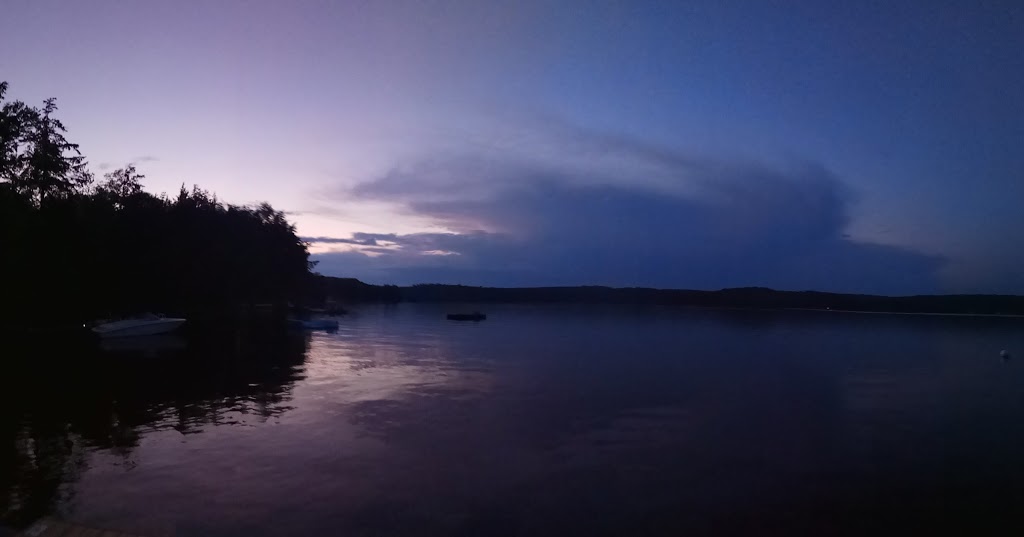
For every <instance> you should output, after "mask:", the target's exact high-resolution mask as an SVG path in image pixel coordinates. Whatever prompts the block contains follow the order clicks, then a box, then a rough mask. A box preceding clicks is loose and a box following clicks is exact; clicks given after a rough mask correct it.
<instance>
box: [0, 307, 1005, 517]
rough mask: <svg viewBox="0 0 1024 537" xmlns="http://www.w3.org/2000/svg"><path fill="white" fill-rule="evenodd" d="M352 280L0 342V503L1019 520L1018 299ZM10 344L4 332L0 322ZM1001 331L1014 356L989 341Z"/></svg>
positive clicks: (350, 513)
mask: <svg viewBox="0 0 1024 537" xmlns="http://www.w3.org/2000/svg"><path fill="white" fill-rule="evenodd" d="M479 308H480V309H481V310H483V311H485V312H487V313H488V320H486V321H484V322H481V323H462V322H454V321H446V320H445V318H444V314H445V312H446V311H457V310H467V309H468V310H471V309H473V307H472V306H469V307H464V308H456V307H446V306H441V305H416V304H403V305H397V306H367V307H363V308H360V309H357V310H356V311H354V312H353V313H352V314H351V315H349V316H346V317H342V318H340V319H339V320H340V323H341V327H340V330H338V331H337V332H336V333H325V332H309V333H295V332H287V331H283V330H274V329H267V328H265V327H264V328H253V329H249V330H245V331H241V332H239V333H232V334H225V335H224V336H223V337H219V338H214V339H210V338H194V339H192V340H186V339H184V338H163V339H160V340H156V341H152V342H147V343H145V344H144V345H143V344H141V343H139V344H136V343H131V342H125V343H121V344H119V345H114V346H113V347H109V348H107V349H97V348H95V345H89V344H85V343H73V342H61V341H54V340H49V339H47V340H42V339H40V340H36V341H32V342H29V343H28V344H26V343H18V344H14V343H10V344H3V345H0V356H2V357H3V360H4V364H3V366H2V370H0V372H2V379H3V383H4V389H3V394H2V395H0V403H2V408H0V435H2V438H0V442H2V444H0V446H2V447H0V489H2V490H0V515H2V516H3V522H4V523H5V524H7V525H9V526H19V525H24V524H25V523H27V522H29V521H31V520H34V519H35V518H37V517H39V516H42V515H46V514H54V515H56V516H60V517H63V518H66V519H69V520H72V521H76V522H79V523H83V524H88V525H92V526H97V527H104V528H114V529H120V530H124V531H138V532H145V533H148V534H154V535H168V534H174V535H179V536H190V535H201V536H243V535H245V536H262V535H344V536H370V535H373V536H382V535H418V536H435V535H438V536H439V535H445V536H448V535H458V536H463V535H465V536H469V535H491V536H506V535H507V536H512V535H521V536H567V535H590V536H592V535H666V536H667V535H673V536H676V535H684V534H685V535H908V534H913V535H926V534H937V533H938V534H947V533H953V534H964V535H966V534H993V533H1005V534H1008V533H1014V532H1019V531H1021V530H1024V509H1021V508H1020V506H1021V502H1022V501H1024V319H992V318H963V317H937V316H921V317H918V316H905V315H869V314H841V313H814V312H755V311H724V310H693V309H660V308H653V307H643V308H639V307H638V308H629V307H595V306H525V305H503V306H479ZM4 345H6V346H4ZM1001 349H1009V350H1010V351H1011V352H1013V351H1015V350H1016V351H1017V353H1018V354H1020V356H1018V357H1011V358H1010V359H1008V360H1003V359H1001V358H1000V356H999V351H1000V350H1001Z"/></svg>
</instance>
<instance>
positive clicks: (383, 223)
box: [0, 0, 1024, 294]
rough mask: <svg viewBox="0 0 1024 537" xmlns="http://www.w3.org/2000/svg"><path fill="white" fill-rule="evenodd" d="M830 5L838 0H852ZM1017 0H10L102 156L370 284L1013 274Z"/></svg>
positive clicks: (4, 35)
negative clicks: (290, 229)
mask: <svg viewBox="0 0 1024 537" xmlns="http://www.w3.org/2000/svg"><path fill="white" fill-rule="evenodd" d="M843 4H845V5H843ZM1022 50H1024V3H1022V2H1020V1H1018V0H1008V1H984V0H982V1H977V2H963V1H957V2H951V1H945V0H928V1H917V2H907V1H899V0H889V1H873V0H863V1H859V2H845V3H838V2H820V1H800V0H793V1H789V2H774V1H756V2H755V1H750V2H745V1H721V0H718V1H699V0H694V1H689V2H634V1H630V2H627V1H620V2H608V1H600V0H589V1H574V0H560V1H550V2H538V1H533V0H518V1H510V2H502V1H493V2H479V1H464V2H463V1H453V2H439V1H427V0H424V1H418V2H403V1H399V0H396V1H393V2H369V1H367V2H361V1H355V0H353V1H346V2H328V1H313V0H296V1H294V2H278V1H245V2H242V1H231V0H220V1H217V2H205V1H181V2H149V1H140V2H126V1H108V0H91V1H89V2H64V1H50V0H5V2H4V9H3V14H2V16H0V80H7V81H8V82H9V83H10V90H9V95H8V97H9V98H13V99H21V100H24V101H27V102H30V103H40V102H41V101H42V99H44V98H46V97H56V98H57V103H58V105H59V107H60V113H59V117H60V118H61V119H62V120H63V121H64V123H65V124H66V125H67V127H68V130H69V138H70V139H71V140H73V141H76V142H78V143H79V144H80V145H81V149H82V152H83V153H84V154H85V155H86V156H87V157H88V158H89V161H90V164H91V167H92V169H93V171H94V172H95V173H96V174H97V175H101V174H102V173H104V172H105V171H109V170H111V169H114V168H117V167H120V166H123V165H125V164H127V163H134V164H135V165H136V166H137V167H138V168H139V170H140V171H141V172H142V173H144V174H145V175H146V180H145V182H144V184H145V187H146V189H147V190H148V191H150V192H153V193H157V194H158V193H160V192H169V193H173V192H176V191H177V190H178V188H179V187H180V186H181V185H182V184H186V185H189V186H190V185H192V184H198V185H200V186H201V187H203V188H205V189H207V190H210V191H213V192H215V193H216V194H217V195H218V197H219V198H220V199H222V200H225V201H227V202H230V203H236V204H247V203H255V202H259V201H268V202H270V203H271V204H273V205H274V206H275V207H276V208H278V209H281V210H284V211H286V212H287V213H288V214H289V218H290V219H291V220H292V222H294V223H295V225H296V227H297V230H298V233H299V234H300V235H301V236H302V237H304V238H306V239H307V240H308V241H309V242H310V248H311V251H312V252H313V253H314V259H316V260H317V261H318V262H319V264H318V265H317V270H318V271H319V272H321V273H323V274H328V275H334V276H351V277H357V278H360V279H362V280H364V281H368V282H371V283H395V284H412V283H425V282H438V283H461V284H466V285H495V286H537V285H613V286H651V287H674V288H696V289H717V288H722V287H739V286H767V287H774V288H779V289H791V290H802V289H817V290H826V291H840V292H867V293H881V294H915V293H953V292H956V293H976V292H981V293H1016V294H1024V233H1022V232H1024V210H1022V209H1024V208H1022V202H1024V54H1021V52H1020V51H1022Z"/></svg>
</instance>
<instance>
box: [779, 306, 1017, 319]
mask: <svg viewBox="0 0 1024 537" xmlns="http://www.w3.org/2000/svg"><path fill="white" fill-rule="evenodd" d="M782 309H783V310H785V311H813V312H819V313H859V314H861V315H914V316H930V317H988V318H1000V319H1024V315H1019V314H1015V313H938V312H927V311H864V310H834V309H820V308H782Z"/></svg>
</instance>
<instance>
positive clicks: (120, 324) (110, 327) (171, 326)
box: [92, 315, 185, 338]
mask: <svg viewBox="0 0 1024 537" xmlns="http://www.w3.org/2000/svg"><path fill="white" fill-rule="evenodd" d="M183 324H185V319H181V318H177V317H160V316H158V315H145V316H142V317H135V318H132V319H123V320H120V321H111V322H107V323H101V324H98V325H96V326H94V327H93V328H92V331H93V333H94V334H96V335H98V336H100V337H101V338H115V337H135V336H152V335H155V334H166V333H168V332H173V331H174V330H177V329H178V327H180V326H181V325H183Z"/></svg>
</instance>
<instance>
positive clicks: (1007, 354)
mask: <svg viewBox="0 0 1024 537" xmlns="http://www.w3.org/2000/svg"><path fill="white" fill-rule="evenodd" d="M999 356H1001V357H1003V358H1009V357H1010V351H1008V350H1006V349H1003V350H1001V351H999Z"/></svg>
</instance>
